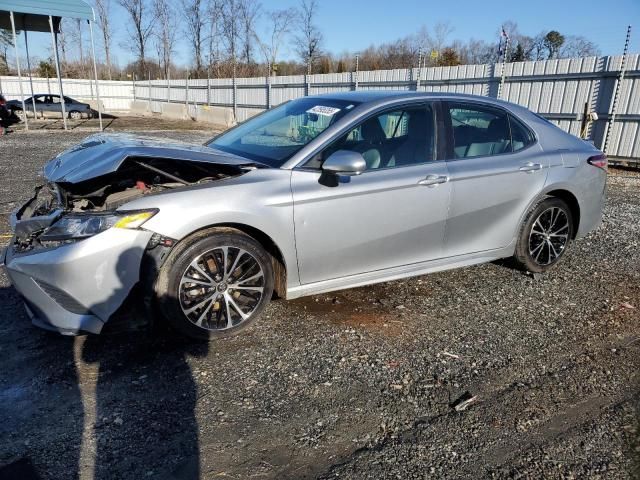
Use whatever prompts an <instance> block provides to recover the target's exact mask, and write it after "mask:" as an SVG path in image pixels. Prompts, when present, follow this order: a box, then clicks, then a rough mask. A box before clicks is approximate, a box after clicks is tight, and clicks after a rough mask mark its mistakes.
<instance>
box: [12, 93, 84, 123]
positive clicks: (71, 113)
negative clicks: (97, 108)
mask: <svg viewBox="0 0 640 480" xmlns="http://www.w3.org/2000/svg"><path fill="white" fill-rule="evenodd" d="M24 106H25V108H26V111H27V116H31V117H32V116H33V109H34V108H35V110H36V113H37V114H38V116H39V117H43V118H44V117H62V105H61V102H60V95H50V94H39V95H34V96H33V97H29V98H27V99H26V100H25V101H24ZM7 108H9V110H11V112H12V113H13V114H16V113H19V114H22V102H21V101H20V100H10V101H8V102H7ZM64 108H65V112H67V116H68V117H69V118H71V119H73V120H80V119H81V118H85V117H86V118H92V117H93V109H92V108H91V105H89V104H88V103H83V102H79V101H78V100H74V99H73V98H71V97H67V96H65V97H64Z"/></svg>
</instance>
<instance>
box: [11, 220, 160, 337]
mask: <svg viewBox="0 0 640 480" xmlns="http://www.w3.org/2000/svg"><path fill="white" fill-rule="evenodd" d="M152 235H153V232H149V231H146V230H126V229H119V228H110V229H109V230H106V231H104V232H102V233H100V234H98V235H95V236H93V237H91V238H87V239H85V240H81V241H78V242H76V243H71V244H67V245H63V246H60V247H57V248H50V249H42V248H41V249H34V250H31V251H28V252H26V253H18V252H16V251H15V249H14V248H13V247H12V246H9V247H8V248H7V250H6V252H5V253H4V264H5V266H4V268H5V269H6V272H7V275H8V276H9V279H10V280H11V283H12V284H13V286H14V287H15V288H16V290H17V291H18V292H19V293H20V294H21V295H22V297H23V298H24V300H25V306H26V309H27V312H28V314H29V316H30V317H31V319H32V321H33V323H34V324H35V325H37V326H39V327H43V328H46V329H49V330H55V331H58V332H60V333H63V334H67V335H75V334H78V333H80V332H89V333H100V331H101V330H102V327H103V326H104V323H105V322H106V321H107V320H109V318H110V317H111V315H113V313H114V312H115V311H116V310H117V309H118V307H120V305H122V303H123V302H124V300H125V298H126V297H127V295H128V294H129V292H130V291H131V289H132V288H133V286H134V285H135V284H136V283H137V282H138V280H139V278H140V265H141V261H142V257H143V255H144V252H145V248H146V246H147V244H148V243H149V240H150V239H151V236H152ZM0 260H1V259H0Z"/></svg>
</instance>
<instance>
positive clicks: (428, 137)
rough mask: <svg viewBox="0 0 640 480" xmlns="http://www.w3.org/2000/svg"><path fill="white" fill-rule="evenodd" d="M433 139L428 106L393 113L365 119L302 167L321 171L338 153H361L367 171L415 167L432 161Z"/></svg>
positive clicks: (430, 110)
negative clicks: (331, 157)
mask: <svg viewBox="0 0 640 480" xmlns="http://www.w3.org/2000/svg"><path fill="white" fill-rule="evenodd" d="M434 139H435V128H434V119H433V110H432V108H431V107H430V106H421V107H416V108H407V109H402V110H394V111H390V112H385V113H383V114H380V115H377V116H375V117H371V118H369V119H367V120H365V121H364V122H362V123H361V124H359V125H358V126H356V127H355V128H353V129H352V130H350V131H349V132H348V133H347V134H346V135H344V136H342V137H341V138H340V139H339V140H338V141H336V142H334V143H333V144H332V145H331V146H330V147H328V148H327V149H325V150H324V151H323V152H321V153H319V154H318V155H316V156H315V157H314V158H312V159H311V160H310V161H309V162H307V164H306V165H305V166H306V167H308V168H309V167H310V168H320V167H321V165H322V162H323V161H324V160H326V159H327V158H329V156H330V155H331V154H332V153H334V152H336V151H338V150H351V151H354V152H358V153H361V154H362V156H363V157H364V159H365V161H366V162H367V170H376V169H380V168H392V167H402V166H407V165H415V164H419V163H424V162H429V161H432V160H433V159H434V147H435V142H434Z"/></svg>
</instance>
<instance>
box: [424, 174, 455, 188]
mask: <svg viewBox="0 0 640 480" xmlns="http://www.w3.org/2000/svg"><path fill="white" fill-rule="evenodd" d="M448 181H449V177H448V176H447V175H427V176H426V177H425V178H423V179H422V180H420V181H419V182H418V185H423V186H425V187H435V186H436V185H440V184H441V183H447V182H448Z"/></svg>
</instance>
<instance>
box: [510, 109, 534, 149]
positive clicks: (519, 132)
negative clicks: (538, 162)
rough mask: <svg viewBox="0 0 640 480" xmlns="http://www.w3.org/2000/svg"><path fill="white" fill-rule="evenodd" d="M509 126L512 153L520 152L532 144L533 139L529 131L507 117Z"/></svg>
mask: <svg viewBox="0 0 640 480" xmlns="http://www.w3.org/2000/svg"><path fill="white" fill-rule="evenodd" d="M509 124H510V126H511V145H512V148H513V151H514V152H517V151H518V150H522V149H523V148H526V147H528V146H529V145H531V143H533V137H532V136H531V132H530V131H529V129H527V128H526V127H525V126H524V125H522V123H520V122H519V121H518V120H516V119H515V118H514V117H513V116H512V115H509Z"/></svg>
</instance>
